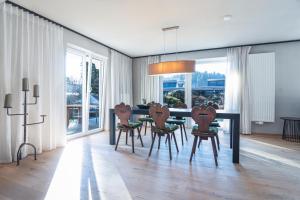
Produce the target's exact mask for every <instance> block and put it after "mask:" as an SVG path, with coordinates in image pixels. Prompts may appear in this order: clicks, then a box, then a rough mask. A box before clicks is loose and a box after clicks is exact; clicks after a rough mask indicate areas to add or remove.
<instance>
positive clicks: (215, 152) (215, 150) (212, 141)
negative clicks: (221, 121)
mask: <svg viewBox="0 0 300 200" xmlns="http://www.w3.org/2000/svg"><path fill="white" fill-rule="evenodd" d="M210 139H211V145H212V148H213V152H214V159H215V164H216V166H218V160H217V147H216V142H215V137H211V138H210Z"/></svg>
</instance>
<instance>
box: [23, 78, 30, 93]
mask: <svg viewBox="0 0 300 200" xmlns="http://www.w3.org/2000/svg"><path fill="white" fill-rule="evenodd" d="M22 91H29V83H28V78H23V80H22Z"/></svg>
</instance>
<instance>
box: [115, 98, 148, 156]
mask: <svg viewBox="0 0 300 200" xmlns="http://www.w3.org/2000/svg"><path fill="white" fill-rule="evenodd" d="M115 113H116V115H117V117H118V118H119V120H120V122H119V123H118V125H117V127H118V129H119V135H118V139H117V144H116V148H115V151H116V150H117V148H118V144H119V141H120V137H121V133H122V132H125V133H126V144H127V141H128V132H129V133H130V136H131V141H132V142H131V146H132V153H134V130H135V129H137V131H138V138H139V139H140V141H141V145H142V147H144V143H143V140H142V137H141V130H142V122H139V121H138V122H133V121H130V120H129V119H130V116H131V107H130V106H129V105H125V104H124V103H123V102H122V103H121V104H119V105H116V106H115Z"/></svg>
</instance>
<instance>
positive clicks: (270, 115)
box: [248, 53, 275, 123]
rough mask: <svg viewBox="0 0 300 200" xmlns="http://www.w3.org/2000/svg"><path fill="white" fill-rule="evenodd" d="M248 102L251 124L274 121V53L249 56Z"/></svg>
mask: <svg viewBox="0 0 300 200" xmlns="http://www.w3.org/2000/svg"><path fill="white" fill-rule="evenodd" d="M248 69H249V72H250V73H249V74H250V77H249V78H250V100H251V110H252V121H253V122H258V123H261V122H274V121H275V53H260V54H250V55H249V62H248Z"/></svg>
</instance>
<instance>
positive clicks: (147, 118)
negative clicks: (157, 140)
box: [139, 101, 155, 137]
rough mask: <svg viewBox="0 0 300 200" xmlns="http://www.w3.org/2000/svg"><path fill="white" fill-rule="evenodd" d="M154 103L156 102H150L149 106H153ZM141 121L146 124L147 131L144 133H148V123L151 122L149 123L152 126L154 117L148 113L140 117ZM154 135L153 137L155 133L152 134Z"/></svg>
mask: <svg viewBox="0 0 300 200" xmlns="http://www.w3.org/2000/svg"><path fill="white" fill-rule="evenodd" d="M154 103H155V102H154V101H152V102H150V103H148V104H147V106H151V105H152V104H154ZM139 121H141V122H142V124H143V125H144V126H145V132H144V135H146V133H147V125H148V123H149V124H150V127H152V123H153V119H152V118H151V117H150V116H149V115H146V116H144V117H141V118H139ZM151 134H152V133H151ZM152 137H153V135H152Z"/></svg>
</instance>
